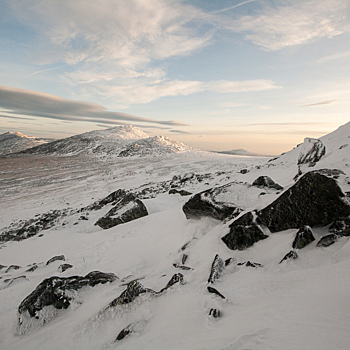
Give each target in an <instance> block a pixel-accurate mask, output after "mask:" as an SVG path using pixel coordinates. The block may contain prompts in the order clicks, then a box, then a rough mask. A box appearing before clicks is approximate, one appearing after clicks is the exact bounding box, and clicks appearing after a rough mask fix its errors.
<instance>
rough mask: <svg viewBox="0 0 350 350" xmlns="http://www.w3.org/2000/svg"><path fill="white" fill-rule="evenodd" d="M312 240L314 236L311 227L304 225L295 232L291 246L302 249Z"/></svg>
mask: <svg viewBox="0 0 350 350" xmlns="http://www.w3.org/2000/svg"><path fill="white" fill-rule="evenodd" d="M314 240H315V237H314V235H313V233H312V230H311V227H310V226H304V227H303V228H301V229H300V230H299V231H298V232H297V234H296V236H295V239H294V241H293V244H292V247H293V249H302V248H304V247H305V246H307V245H308V244H310V243H311V242H313V241H314Z"/></svg>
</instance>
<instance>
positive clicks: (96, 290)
mask: <svg viewBox="0 0 350 350" xmlns="http://www.w3.org/2000/svg"><path fill="white" fill-rule="evenodd" d="M349 129H350V124H346V125H345V126H343V127H341V128H339V129H338V130H337V131H335V132H334V133H332V134H329V135H327V136H324V137H323V138H321V141H322V143H323V144H324V145H325V146H326V154H325V155H324V156H323V157H322V158H321V160H320V161H319V162H318V163H317V164H316V165H315V166H314V167H311V168H309V167H308V166H307V165H303V166H302V168H301V169H302V171H303V172H306V171H313V170H317V169H324V168H330V169H334V168H336V169H339V170H341V171H343V172H344V175H340V176H339V178H338V183H339V185H340V186H341V188H342V190H343V192H344V193H345V192H348V191H350V181H349V178H350V169H349V164H350V159H349V155H350V154H349V149H348V148H347V147H343V148H340V147H341V146H342V145H344V144H345V143H346V142H347V140H348V139H349V136H350V130H349ZM97 133H98V132H97ZM110 137H111V138H113V137H114V136H113V133H111V134H110ZM127 137H128V136H127V135H126V139H127ZM94 138H95V136H94ZM164 140H165V139H164ZM165 141H166V140H165ZM299 151H300V148H299V149H298V148H296V149H294V150H292V151H290V152H288V153H286V154H285V155H282V156H281V157H280V158H279V159H278V160H275V161H272V162H268V160H267V159H266V158H259V157H256V158H255V157H242V156H231V155H220V154H213V153H205V152H183V153H174V154H167V155H162V156H160V155H159V156H158V157H151V158H147V157H140V156H138V157H137V159H136V160H135V158H134V157H128V158H119V157H118V158H108V159H96V158H91V157H90V156H83V155H76V156H72V157H70V158H67V157H57V156H53V155H50V156H49V155H46V156H32V157H25V158H13V159H12V158H11V159H7V158H6V159H1V160H0V162H1V163H0V164H1V167H0V169H1V171H0V180H1V181H0V191H1V198H2V200H1V203H0V227H5V226H7V225H9V224H10V223H11V222H12V221H14V220H19V219H28V218H32V217H34V216H35V215H36V214H42V213H46V212H48V211H49V210H51V209H63V208H67V207H72V208H81V207H83V206H86V205H89V204H91V203H93V202H94V201H96V200H98V199H102V198H104V197H105V196H107V195H108V194H109V193H111V192H113V191H115V190H117V189H119V188H122V189H126V190H135V189H139V190H142V189H143V188H153V189H156V188H159V184H160V183H162V182H164V181H170V180H171V179H172V178H173V177H174V176H177V177H181V178H184V177H185V174H186V173H187V174H189V173H194V174H201V175H205V174H206V175H208V176H206V177H205V179H204V180H203V181H195V180H194V178H193V180H191V181H188V182H186V183H185V185H184V187H183V188H182V189H184V190H186V191H189V192H191V193H193V194H195V193H198V192H200V191H204V190H207V189H209V188H212V187H215V186H223V185H228V186H227V191H225V192H222V193H221V194H220V196H221V198H220V200H222V201H223V202H228V201H233V202H235V201H236V202H238V203H239V205H240V206H242V208H243V209H245V210H250V209H252V208H260V207H263V206H265V205H266V204H268V203H269V202H271V201H272V200H274V199H275V198H276V196H278V193H276V191H275V190H270V189H261V188H257V187H254V186H251V184H252V183H253V181H254V180H255V179H256V178H258V177H259V176H261V175H266V176H270V177H271V178H272V179H273V180H274V181H275V182H277V183H278V184H280V185H281V186H283V187H285V188H286V189H287V188H288V187H289V186H291V185H292V184H293V183H294V180H293V178H294V176H295V175H296V174H297V172H298V165H297V160H298V156H299ZM242 169H247V170H248V172H247V173H245V174H243V173H242V172H241V170H242ZM188 177H189V178H191V177H190V176H188ZM261 192H266V193H267V194H266V195H263V196H259V194H260V193H261ZM188 199H189V196H185V197H181V196H180V195H179V194H174V195H169V194H168V193H166V192H161V193H155V194H154V196H153V198H151V197H150V198H148V199H142V201H143V202H144V204H145V205H146V207H147V210H148V212H149V215H148V216H146V217H143V218H140V219H138V220H135V221H132V222H128V223H125V224H122V225H119V226H116V227H113V228H111V229H108V230H102V229H101V228H99V227H98V226H95V225H94V223H95V222H96V220H97V219H98V218H99V217H101V216H102V215H103V214H104V213H105V212H107V211H108V210H109V209H110V207H107V208H104V209H103V210H104V213H102V214H101V212H90V215H89V220H86V221H84V220H82V221H78V220H77V218H78V217H79V215H80V214H76V215H75V216H74V215H73V216H71V217H70V216H68V217H66V218H65V219H64V220H65V222H66V225H64V226H62V225H56V226H54V227H52V228H50V229H48V230H45V231H42V232H41V234H42V236H40V235H36V236H34V237H32V238H29V239H25V240H23V241H21V242H6V243H2V244H1V245H0V264H1V265H6V266H10V265H11V264H16V265H19V266H21V268H20V269H18V270H12V271H10V272H8V273H5V270H6V269H1V270H0V277H1V279H0V297H1V304H0V349H13V350H14V349H16V350H19V349H23V350H24V349H25V350H29V349H33V350H34V349H35V350H39V349H87V350H88V349H128V350H129V349H145V350H146V349H152V350H154V349H174V350H175V349H188V350H189V349H191V350H193V349H198V350H199V349H201V350H202V349H210V350H213V349H214V350H224V349H225V350H233V349H234V350H238V349H242V350H243V349H259V350H260V349H263V350H264V349H276V350H277V349H278V350H280V349H291V350H293V349H298V350H299V349H307V350H312V349H317V350H320V349H347V348H348V347H349V346H348V344H349V341H350V323H349V314H350V302H349V298H348V294H349V290H350V276H349V270H350V242H349V240H348V238H347V237H341V238H340V239H339V240H338V242H336V243H335V244H333V245H332V246H330V247H327V248H317V247H316V244H317V241H318V240H319V239H320V238H321V237H322V236H323V235H326V234H328V229H327V227H320V228H313V232H314V235H315V238H316V240H315V241H314V242H312V243H311V244H310V245H308V246H307V247H305V248H303V249H301V250H299V251H298V255H299V258H298V259H296V260H290V261H284V262H283V263H281V264H279V262H280V261H281V259H282V258H283V256H284V255H285V254H286V253H288V252H289V251H290V250H291V249H292V242H293V240H294V237H295V234H296V232H297V229H291V230H287V231H283V232H278V233H274V234H270V235H269V238H267V239H265V240H262V241H259V242H258V243H256V244H254V245H253V246H252V247H250V248H249V249H247V250H245V251H231V250H229V249H228V248H227V247H226V245H225V244H224V243H223V242H222V241H221V237H223V236H224V235H225V234H227V233H228V231H229V228H228V225H229V224H230V222H220V221H217V220H214V219H210V218H202V219H200V220H186V217H185V215H184V213H183V212H182V209H181V208H182V206H183V205H184V203H185V202H186V201H187V200H188ZM68 203H69V204H68ZM76 222H78V224H76V225H75V223H76ZM188 242H191V243H190V244H188V245H187V246H186V247H185V248H184V250H182V249H181V248H182V247H183V246H184V245H185V244H186V243H188ZM184 253H185V254H188V259H187V260H186V263H185V265H186V266H189V267H191V268H192V270H179V269H176V268H175V267H174V266H173V264H174V263H180V262H181V258H182V254H184ZM61 254H63V255H64V256H65V258H66V263H69V264H71V265H73V268H71V269H69V270H66V271H65V272H63V273H59V272H58V270H57V269H58V266H59V265H60V264H61V263H62V261H55V262H53V263H52V264H49V265H46V261H47V260H49V259H50V258H51V257H53V256H55V255H61ZM216 254H219V255H220V257H221V258H222V259H223V260H226V259H228V258H230V257H233V258H234V262H233V263H231V264H230V265H228V266H227V267H226V269H225V273H224V274H223V275H222V276H221V277H220V279H219V280H218V281H216V282H215V283H214V284H213V287H215V288H216V289H217V290H218V291H220V293H222V294H223V295H224V296H225V297H226V299H221V298H219V297H218V296H216V295H214V294H210V293H208V291H207V280H208V277H209V274H210V268H211V265H212V262H213V260H214V257H215V255H216ZM248 260H249V261H251V262H256V263H260V264H262V265H263V266H262V267H258V268H251V267H247V266H243V265H241V266H240V265H237V263H240V262H246V261H248ZM33 263H37V264H38V268H37V269H36V270H35V271H34V272H26V271H25V270H27V269H28V268H29V267H28V265H31V264H33ZM96 270H99V271H102V272H113V273H115V274H116V275H117V276H118V277H119V278H120V279H118V280H116V281H115V282H113V283H107V284H104V285H97V286H95V287H85V288H83V289H81V290H79V291H78V292H77V295H76V299H75V302H74V303H72V304H71V305H70V306H69V307H68V309H66V310H53V309H52V308H50V307H48V308H45V310H43V313H45V315H46V317H47V319H48V320H49V321H48V322H47V323H45V324H44V325H42V326H41V325H38V324H35V322H36V320H33V319H32V320H28V324H27V325H28V331H27V332H25V334H23V335H19V334H18V329H17V317H18V315H17V307H18V306H19V304H20V303H21V301H22V300H23V299H24V298H25V297H26V296H28V295H29V294H30V293H31V292H32V291H33V290H34V289H35V288H36V286H37V285H38V284H39V283H40V282H41V281H42V280H43V279H45V278H48V277H50V276H60V277H62V276H72V275H81V276H83V275H86V274H87V273H89V272H90V271H96ZM178 272H181V273H182V274H183V275H184V279H185V281H186V283H185V284H184V285H180V284H176V285H174V286H172V287H171V288H170V289H169V290H167V291H165V292H164V293H162V294H161V295H151V294H145V295H142V296H140V297H138V298H137V299H136V300H135V302H133V303H130V304H127V305H124V306H119V307H117V308H115V309H112V310H106V309H105V308H106V306H107V305H108V304H109V303H110V302H111V301H112V300H113V299H115V298H116V297H118V296H119V295H120V294H121V293H122V292H123V290H125V288H126V287H125V285H124V284H125V283H126V282H128V281H131V280H133V279H136V278H140V280H139V281H140V283H142V285H143V286H145V287H146V288H151V289H153V290H155V291H159V290H160V289H162V288H163V287H164V286H165V285H166V284H167V282H168V281H169V280H170V278H171V277H172V275H173V274H175V273H178ZM23 275H25V276H26V278H25V279H24V278H22V279H18V280H15V281H14V282H13V283H11V284H10V285H8V284H7V283H6V282H4V280H5V279H7V278H15V277H18V276H23ZM123 279H125V280H124V281H123ZM211 308H217V309H219V310H220V311H221V314H222V316H221V317H220V318H212V317H210V316H209V310H210V309H211ZM132 323H136V326H135V329H134V333H132V334H130V335H129V336H127V337H126V338H124V339H123V340H121V341H118V342H114V340H115V339H116V337H117V335H118V334H119V332H120V331H121V330H122V329H124V328H125V327H127V326H128V325H129V324H132Z"/></svg>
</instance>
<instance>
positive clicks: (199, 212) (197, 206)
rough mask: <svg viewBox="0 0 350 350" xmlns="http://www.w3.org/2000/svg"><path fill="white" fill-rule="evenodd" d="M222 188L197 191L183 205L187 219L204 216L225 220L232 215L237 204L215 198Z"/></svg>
mask: <svg viewBox="0 0 350 350" xmlns="http://www.w3.org/2000/svg"><path fill="white" fill-rule="evenodd" d="M218 191H220V188H212V189H210V190H207V191H203V192H201V193H197V194H196V195H194V196H193V197H192V198H190V199H189V201H188V202H187V203H185V204H184V206H183V207H182V210H183V212H184V213H185V215H186V218H187V219H200V218H202V217H204V216H208V217H212V218H214V219H217V220H224V219H226V218H227V217H229V216H231V215H232V214H233V213H234V211H235V210H236V209H237V207H236V206H234V205H232V204H228V203H222V202H219V201H216V200H215V195H216V194H217V193H218Z"/></svg>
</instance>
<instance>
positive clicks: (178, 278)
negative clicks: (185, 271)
mask: <svg viewBox="0 0 350 350" xmlns="http://www.w3.org/2000/svg"><path fill="white" fill-rule="evenodd" d="M176 283H180V284H185V280H184V276H183V275H182V274H181V273H176V274H175V275H173V277H171V279H170V281H169V282H168V283H167V285H166V286H165V287H164V288H163V289H161V290H160V291H159V292H158V294H160V293H163V292H164V291H165V290H167V289H168V288H170V287H171V286H173V285H174V284H176Z"/></svg>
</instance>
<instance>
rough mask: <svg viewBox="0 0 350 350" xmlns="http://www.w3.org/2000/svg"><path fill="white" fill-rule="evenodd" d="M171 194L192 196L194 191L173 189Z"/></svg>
mask: <svg viewBox="0 0 350 350" xmlns="http://www.w3.org/2000/svg"><path fill="white" fill-rule="evenodd" d="M169 194H179V195H180V196H190V195H191V194H192V193H191V192H188V191H185V190H180V191H179V190H176V189H172V190H170V191H169Z"/></svg>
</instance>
